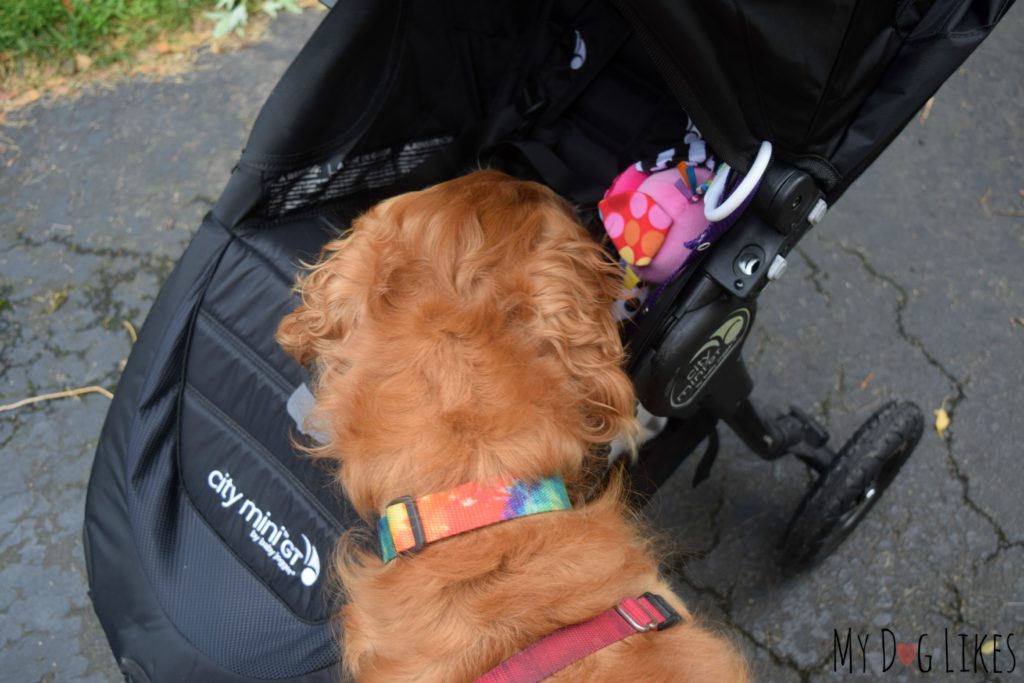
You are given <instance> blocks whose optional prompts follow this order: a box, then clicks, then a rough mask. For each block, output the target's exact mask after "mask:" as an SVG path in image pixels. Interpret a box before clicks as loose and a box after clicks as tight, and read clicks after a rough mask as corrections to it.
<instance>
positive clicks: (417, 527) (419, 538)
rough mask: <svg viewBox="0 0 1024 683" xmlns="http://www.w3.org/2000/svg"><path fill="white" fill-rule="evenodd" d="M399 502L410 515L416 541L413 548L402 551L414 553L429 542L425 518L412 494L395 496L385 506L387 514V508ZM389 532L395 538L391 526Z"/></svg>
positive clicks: (410, 525)
mask: <svg viewBox="0 0 1024 683" xmlns="http://www.w3.org/2000/svg"><path fill="white" fill-rule="evenodd" d="M399 503H401V504H402V505H404V506H405V514H406V515H408V516H409V528H410V529H412V537H413V540H414V541H416V545H414V546H413V547H411V548H406V549H405V550H403V551H402V552H403V553H414V552H416V551H418V550H420V549H421V548H422V547H423V546H425V545H426V544H427V539H426V536H424V535H423V520H422V519H420V511H419V510H418V509H417V508H416V499H415V498H413V497H412V496H402V497H401V498H395V499H394V500H393V501H391V502H390V503H388V504H387V507H385V508H384V510H385V514H387V512H386V511H387V508H389V507H391V506H392V505H398V504H399ZM388 532H389V533H391V538H392V539H394V537H395V535H394V533H392V532H391V527H390V526H389V527H388Z"/></svg>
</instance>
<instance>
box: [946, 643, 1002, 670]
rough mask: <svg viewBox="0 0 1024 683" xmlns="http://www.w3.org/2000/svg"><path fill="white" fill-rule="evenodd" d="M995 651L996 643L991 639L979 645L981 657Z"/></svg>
mask: <svg viewBox="0 0 1024 683" xmlns="http://www.w3.org/2000/svg"><path fill="white" fill-rule="evenodd" d="M995 651H996V641H995V639H993V640H986V641H985V642H984V643H982V644H981V654H983V655H990V654H992V653H993V652H995ZM947 670H948V669H947Z"/></svg>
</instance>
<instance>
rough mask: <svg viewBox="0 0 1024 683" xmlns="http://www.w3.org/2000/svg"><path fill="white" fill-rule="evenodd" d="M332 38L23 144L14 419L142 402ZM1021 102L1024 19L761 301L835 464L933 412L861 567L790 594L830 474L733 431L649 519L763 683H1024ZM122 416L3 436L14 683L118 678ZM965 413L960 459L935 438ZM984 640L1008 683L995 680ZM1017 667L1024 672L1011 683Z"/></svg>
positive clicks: (14, 207)
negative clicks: (98, 540)
mask: <svg viewBox="0 0 1024 683" xmlns="http://www.w3.org/2000/svg"><path fill="white" fill-rule="evenodd" d="M321 16H322V15H321V14H319V13H315V12H306V13H305V14H303V15H301V16H284V17H282V18H280V19H278V20H277V21H275V22H274V24H273V25H272V27H271V31H270V35H269V37H268V38H267V39H265V40H263V41H261V42H259V43H258V44H256V45H254V46H252V47H250V48H248V49H246V50H244V51H241V52H237V53H233V54H225V55H207V56H204V57H203V58H202V59H201V60H200V61H199V63H198V64H197V66H196V68H195V69H193V70H192V71H191V72H189V73H188V74H186V75H184V76H181V77H178V78H175V79H170V80H164V81H160V82H149V81H145V80H141V79H137V80H130V81H127V82H125V83H122V84H120V85H117V86H115V87H112V88H104V89H95V90H92V91H90V92H88V93H86V94H85V95H84V96H82V97H80V98H78V99H77V100H73V101H72V100H57V101H53V102H46V103H42V104H38V105H36V106H33V107H32V108H30V109H28V110H26V111H24V112H22V113H21V114H20V115H18V116H16V117H15V118H14V119H12V120H11V122H10V123H9V124H8V125H4V126H0V404H5V403H10V402H13V401H16V400H18V399H22V398H25V397H29V396H34V395H38V394H43V393H47V392H51V391H59V390H63V389H68V388H74V387H80V386H86V385H101V386H104V387H107V388H109V389H114V390H116V385H117V381H118V377H119V374H120V371H121V369H122V367H123V364H124V361H125V359H126V358H127V356H128V353H129V352H130V349H131V333H130V331H129V329H128V325H127V324H126V323H125V321H127V322H128V324H130V325H131V326H134V327H136V328H137V327H140V326H141V323H142V322H143V320H144V319H145V315H146V312H147V310H148V309H149V306H150V305H151V304H152V301H153V299H154V297H155V295H156V293H157V291H158V289H159V287H160V284H161V282H162V281H163V279H164V278H165V277H166V276H167V274H168V273H169V272H170V269H171V267H172V266H173V263H174V261H175V259H176V258H177V257H178V255H180V253H181V252H182V250H183V249H184V247H185V245H186V244H187V242H188V240H189V238H190V237H191V235H192V234H193V232H194V230H195V228H196V227H197V226H198V224H199V220H200V218H201V216H202V215H203V213H205V212H206V211H207V210H208V209H209V208H210V206H211V204H212V202H213V201H214V200H215V199H216V197H217V195H218V194H219V193H220V190H221V188H222V187H223V185H224V183H225V182H226V180H227V177H228V175H229V173H230V170H231V166H232V165H233V163H234V162H235V160H236V159H237V157H238V154H239V152H240V150H241V147H242V145H243V143H244V140H245V135H246V134H247V131H248V130H249V128H250V127H251V125H252V122H253V120H254V119H255V116H256V113H257V112H258V109H259V107H260V105H261V104H262V102H263V101H264V100H265V99H266V97H267V95H268V94H269V92H270V89H271V87H272V86H273V84H274V83H275V82H276V80H277V78H278V77H279V76H280V74H281V73H282V71H283V70H284V68H285V67H286V66H287V64H288V63H289V61H290V59H291V57H292V56H293V55H294V53H295V52H296V51H297V50H298V49H299V48H300V47H301V45H302V44H303V43H304V42H305V39H306V37H307V36H308V35H309V34H310V32H311V31H312V30H313V28H314V27H315V26H316V24H317V23H318V22H319V20H320V18H321ZM1022 101H1024V11H1022V10H1020V9H1019V8H1015V9H1014V10H1012V11H1011V12H1010V13H1009V14H1008V16H1007V17H1006V18H1005V19H1004V20H1003V22H1002V24H1001V25H1000V26H999V27H998V28H997V29H996V30H995V31H994V32H993V34H992V36H991V37H990V39H989V40H988V41H987V42H985V43H984V44H983V45H982V46H981V47H980V48H979V49H978V51H977V52H976V53H975V54H974V55H973V56H972V57H971V58H970V59H969V60H968V61H967V62H966V64H965V65H964V66H963V68H961V69H960V70H959V71H958V72H957V73H956V74H954V75H953V76H952V77H951V78H950V80H949V81H948V82H947V84H946V85H945V86H943V88H942V89H941V90H940V91H939V93H938V95H937V96H936V98H935V101H934V104H933V106H932V107H931V108H930V110H929V111H928V114H927V116H926V117H925V116H924V115H923V114H922V116H920V117H918V118H917V119H915V120H914V121H913V122H911V124H910V125H909V126H908V128H907V129H906V130H905V131H904V132H903V133H902V134H901V135H900V136H899V138H897V140H896V141H895V142H894V143H893V144H892V146H891V147H890V148H889V149H888V150H887V151H886V152H885V153H884V154H883V156H882V157H881V158H880V159H879V160H878V162H877V163H876V164H875V165H874V166H873V167H872V168H871V169H870V170H869V171H868V172H867V173H865V174H864V176H863V177H862V178H861V179H860V180H859V181H858V182H857V183H856V184H855V185H854V186H853V188H852V189H851V190H850V191H849V192H848V194H847V195H846V196H845V197H843V199H842V200H841V201H840V202H839V203H838V205H837V206H836V207H834V208H833V210H832V211H830V213H829V215H828V217H827V218H826V220H825V221H824V222H823V223H822V224H821V225H819V226H818V227H817V228H815V230H814V231H813V232H812V233H811V234H810V235H809V237H808V238H807V239H806V240H804V241H803V242H802V243H801V245H800V247H799V248H798V249H797V251H796V252H795V253H794V254H793V255H792V257H791V259H790V268H789V270H788V271H787V272H786V274H785V275H784V277H783V278H782V279H781V280H780V281H778V282H777V283H774V284H772V285H771V286H770V288H769V289H768V290H766V292H765V293H764V295H763V296H762V297H761V300H760V313H759V318H758V322H757V325H756V326H755V329H754V331H753V332H752V333H751V335H752V336H751V339H750V341H749V342H748V345H747V350H746V355H747V359H748V362H749V365H750V367H751V370H752V373H753V375H754V377H755V380H756V382H757V385H756V389H755V398H756V399H757V401H758V402H759V403H760V404H762V405H764V406H765V407H774V408H779V409H782V408H785V407H786V406H788V405H789V404H795V405H798V406H800V407H802V408H804V409H805V410H807V411H808V412H810V413H812V414H813V415H815V416H817V417H818V418H820V419H821V420H822V422H823V423H824V424H825V425H826V426H827V427H828V429H829V430H830V431H831V432H832V434H833V435H834V436H833V440H834V442H835V445H837V446H838V445H841V444H842V442H843V441H844V439H845V438H846V437H847V436H848V435H849V434H851V433H852V432H853V431H854V430H855V429H856V427H857V426H858V425H859V424H860V423H861V422H863V421H864V420H865V419H866V418H867V417H868V416H869V415H870V414H871V413H872V412H873V411H874V410H875V409H877V408H878V407H879V406H881V405H882V404H883V403H884V402H885V401H887V400H889V399H894V398H896V399H910V400H914V401H916V402H917V403H918V404H919V405H920V406H921V407H922V408H923V409H924V410H925V412H926V415H927V420H928V426H927V428H926V431H925V434H924V438H923V439H922V441H921V445H920V446H919V448H918V450H917V452H916V453H915V454H914V455H913V457H912V458H911V460H910V461H909V462H908V464H907V465H906V466H905V468H904V470H903V472H902V473H901V474H900V476H899V478H898V479H897V480H896V482H895V483H894V485H893V486H892V488H891V489H890V490H889V491H888V492H887V493H886V494H885V495H884V496H883V497H882V499H881V500H880V501H879V503H878V505H877V506H876V507H875V508H874V510H873V511H872V512H871V513H870V515H869V516H868V518H867V519H866V520H865V521H864V522H863V523H862V524H861V526H860V528H858V529H857V531H856V532H855V533H854V535H853V536H852V537H851V538H850V539H849V540H848V542H847V543H845V544H844V545H843V546H841V547H840V548H839V549H838V550H837V551H836V552H835V553H834V554H833V555H832V556H831V557H829V558H828V559H827V560H825V561H824V562H823V563H822V564H821V565H820V566H818V567H817V568H815V569H814V570H812V571H809V572H805V573H803V574H799V575H797V576H790V577H786V576H783V575H782V573H781V572H780V571H779V569H778V566H779V555H778V550H777V542H778V540H779V537H780V534H781V533H782V530H783V529H784V528H785V525H786V523H787V521H788V519H789V516H790V515H791V514H792V512H793V510H794V509H795V507H796V505H797V504H798V503H799V500H800V498H801V496H802V495H803V492H804V491H805V490H806V488H807V486H808V485H809V483H810V475H809V474H808V471H807V469H806V468H805V467H804V466H803V465H801V464H800V463H799V462H797V461H795V460H792V459H790V460H783V461H778V462H774V463H769V462H765V461H762V460H759V459H758V458H756V457H755V456H753V455H752V454H750V453H749V452H748V451H746V449H745V448H744V447H743V446H742V445H741V444H740V443H739V442H738V440H736V439H735V438H734V437H732V436H731V435H730V434H727V433H725V431H724V430H723V440H722V448H721V454H720V456H719V459H718V462H717V464H716V466H715V469H714V470H713V472H712V475H711V477H710V479H708V480H707V481H706V482H704V483H703V484H702V485H700V486H699V487H697V488H692V487H691V485H690V480H691V478H692V475H693V468H694V467H695V463H694V462H687V463H685V464H684V465H683V467H682V468H681V469H680V471H679V472H678V474H677V475H676V476H675V477H674V478H673V480H671V481H670V482H669V484H668V485H666V486H665V487H664V488H663V489H662V491H661V492H660V493H659V495H658V496H657V497H656V498H655V499H654V501H652V503H651V505H650V507H649V517H650V519H651V521H652V522H653V523H654V524H655V525H656V526H657V527H658V528H659V529H661V530H662V532H663V534H664V535H665V536H666V537H667V538H671V539H672V541H673V544H674V545H675V546H676V547H677V552H676V553H675V554H674V555H671V556H669V557H668V558H667V560H666V571H668V572H670V573H672V575H673V576H674V577H675V579H676V580H677V583H678V585H679V589H680V591H681V593H682V594H683V595H684V596H685V597H686V598H687V600H688V602H689V603H690V604H691V605H692V606H693V607H694V609H695V610H697V611H699V612H702V613H704V614H705V615H707V617H708V618H709V619H711V620H713V621H717V622H718V623H721V624H722V625H723V627H724V628H725V629H726V630H728V631H730V632H732V633H733V634H734V635H735V637H736V639H737V640H738V642H739V643H740V644H741V645H742V647H743V648H744V649H745V650H746V651H747V653H748V654H749V655H750V657H751V659H752V662H753V664H754V667H755V673H756V677H757V679H758V680H760V681H772V682H773V683H774V682H779V683H783V682H788V681H800V682H806V683H810V682H815V683H817V682H819V681H822V682H823V681H833V680H864V681H876V680H877V681H904V680H906V681H910V680H918V679H921V680H931V679H934V680H940V681H960V680H965V681H966V680H970V681H975V680H984V679H986V678H988V679H991V680H1015V679H1016V678H1020V679H1021V680H1024V569H1022V567H1024V503H1022V493H1024V487H1022V477H1021V473H1022V465H1021V458H1022V457H1024V452H1022V450H1024V447H1022V444H1024V419H1022V417H1021V416H1022V415H1024V395H1022V392H1021V390H1020V387H1021V384H1022V380H1024V284H1022V283H1021V273H1022V268H1021V266H1022V264H1024V215H1022V211H1024V111H1022V107H1021V102H1022ZM107 406H108V400H107V399H106V398H104V397H103V396H102V395H99V394H88V395H85V396H82V397H78V398H68V399H59V400H53V401H48V402H44V403H38V404H35V405H32V406H28V407H24V408H20V409H18V410H14V411H8V412H2V413H0V473H2V474H0V617H2V618H0V680H3V681H12V682H17V683H22V682H25V683H34V682H37V681H47V682H49V681H75V682H82V683H84V682H90V683H100V682H107V681H111V682H113V681H118V680H120V675H119V674H118V671H117V667H116V666H115V664H114V662H113V659H112V657H111V655H110V652H109V650H108V648H107V645H106V641H105V639H104V636H103V633H102V631H101V629H100V627H99V625H98V623H97V621H96V619H95V616H94V615H93V613H92V608H91V605H90V603H89V599H88V596H87V592H86V591H87V585H86V577H85V568H84V562H83V558H82V548H81V524H82V513H83V506H84V500H85V489H86V483H87V480H88V474H89V468H90V465H91V461H92V456H93V452H94V449H95V447H96V441H97V438H98V437H99V432H100V427H101V425H102V421H103V418H104V415H105V413H106V409H107ZM939 408H944V409H945V410H946V411H947V413H948V414H949V415H950V417H951V424H950V426H949V429H948V431H947V433H946V436H945V438H943V437H942V436H940V435H939V434H938V433H937V432H936V431H935V429H933V428H932V426H931V425H932V422H933V415H932V411H933V410H935V409H939ZM837 633H838V634H839V635H840V637H841V640H845V639H846V638H847V637H850V638H851V639H852V640H851V644H852V649H851V659H852V663H853V665H854V673H850V672H849V666H850V663H851V662H850V660H847V663H846V664H844V665H843V666H842V667H837V664H838V662H837V661H836V658H835V652H836V648H835V636H836V634H837ZM1011 633H1014V634H1016V635H1014V636H1013V637H1012V639H1010V640H1007V638H1008V634H1011ZM959 634H965V636H966V640H964V641H961V639H960V636H959ZM994 634H1000V640H999V641H998V648H997V650H996V651H995V652H994V653H993V652H992V645H991V643H992V640H993V636H994ZM922 635H924V638H922ZM858 636H859V637H860V639H861V641H862V642H866V647H865V650H864V653H863V655H862V653H861V649H860V646H859V645H858V644H857V640H856V638H857V637H858ZM865 636H866V637H867V640H866V641H864V638H865ZM983 636H984V637H985V639H984V640H982V637H983ZM883 642H884V643H885V645H886V649H885V652H884V653H883V649H882V647H883ZM947 642H948V643H949V645H948V650H949V651H950V655H949V657H947V656H946V654H945V653H946V651H947ZM979 642H980V643H981V645H980V646H978V649H979V651H980V652H982V655H981V658H982V660H983V661H984V662H985V668H986V669H987V670H988V671H987V672H986V671H983V670H982V668H981V664H980V663H979V664H977V668H978V671H977V672H975V671H974V670H973V668H974V667H975V656H974V655H975V649H976V645H977V643H979ZM986 642H987V643H989V644H988V645H986V644H985V643H986ZM897 643H908V644H916V645H919V649H920V657H921V662H922V664H923V663H924V662H928V661H929V660H928V659H927V657H929V656H931V658H932V659H931V660H930V662H931V664H930V665H931V671H929V672H922V671H921V670H920V667H919V665H918V662H917V656H915V657H914V658H913V661H912V662H911V664H910V665H909V666H904V664H903V663H902V662H901V661H900V659H899V658H898V657H896V655H895V653H896V649H895V646H896V644H897ZM962 643H967V645H965V646H963V647H962ZM1011 649H1012V650H1013V651H1014V653H1015V655H1010V654H1009V652H1008V650H1011ZM900 652H901V654H906V652H907V650H906V649H905V648H901V650H900ZM962 652H966V655H964V656H961V653H962ZM883 654H884V657H883ZM993 654H994V655H995V657H993ZM1011 657H1013V659H1011ZM964 659H965V660H966V665H967V668H968V669H969V671H968V672H963V671H961V669H962V668H964V667H963V666H962V664H963V661H962V660H964ZM993 660H995V665H996V667H998V668H999V669H1000V670H1002V671H1005V670H1006V669H1009V668H1010V666H1011V664H1014V665H1015V670H1014V671H1013V672H1012V673H999V674H996V673H994V672H993V671H992V669H993ZM947 664H949V667H947ZM836 668H841V670H840V671H836V670H835V669H836ZM947 668H953V669H954V671H953V672H952V673H947V671H946V669H947Z"/></svg>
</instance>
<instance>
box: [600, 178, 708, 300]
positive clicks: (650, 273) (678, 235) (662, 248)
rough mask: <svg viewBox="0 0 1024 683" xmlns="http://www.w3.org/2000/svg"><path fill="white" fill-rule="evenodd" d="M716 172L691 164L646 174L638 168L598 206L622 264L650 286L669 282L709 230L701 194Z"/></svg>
mask: <svg viewBox="0 0 1024 683" xmlns="http://www.w3.org/2000/svg"><path fill="white" fill-rule="evenodd" d="M710 178H711V172H710V171H709V170H707V169H706V168H703V167H701V166H694V165H690V164H686V163H682V164H679V165H678V166H675V167H673V168H669V169H667V170H664V171H658V172H656V173H652V174H647V173H645V172H644V171H642V170H640V168H638V165H633V166H630V167H629V168H627V169H626V170H625V171H623V172H622V173H620V174H619V175H618V176H617V177H616V178H615V180H613V181H612V184H611V187H610V188H609V189H608V191H607V192H606V193H605V196H604V199H602V200H601V201H600V202H599V203H598V210H599V211H600V213H601V220H602V222H603V223H604V228H605V231H606V232H607V233H608V236H609V237H610V238H611V239H612V242H613V243H614V244H615V247H616V249H618V250H619V255H620V256H621V257H622V260H623V261H625V262H626V264H627V265H629V266H630V267H631V268H632V269H633V270H634V271H635V272H636V274H637V275H638V276H639V277H640V278H641V279H642V280H644V281H646V282H664V281H666V280H668V279H669V278H670V277H671V276H672V274H673V273H675V272H676V271H677V270H678V269H679V266H681V265H682V264H683V262H684V261H685V260H686V257H687V256H689V255H690V253H691V252H692V249H691V247H690V246H687V243H688V242H689V243H691V245H692V243H693V241H694V240H695V239H697V238H698V237H700V235H701V234H703V233H704V232H705V231H706V230H707V228H708V222H707V220H706V219H705V218H704V203H703V201H702V194H701V188H702V186H706V184H707V182H708V181H709V180H710Z"/></svg>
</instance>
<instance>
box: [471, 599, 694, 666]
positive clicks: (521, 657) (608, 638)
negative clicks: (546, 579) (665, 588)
mask: <svg viewBox="0 0 1024 683" xmlns="http://www.w3.org/2000/svg"><path fill="white" fill-rule="evenodd" d="M680 621H682V617H680V616H679V613H678V612H676V611H675V610H674V609H672V606H671V605H669V604H668V603H667V602H665V600H664V599H662V598H661V596H659V595H654V594H653V593H644V594H643V595H642V596H640V597H639V598H626V599H625V600H623V601H622V602H620V603H619V604H618V605H616V606H615V607H614V608H613V609H610V610H608V611H607V612H602V613H601V614H599V615H597V616H596V617H594V618H593V619H591V620H589V621H585V622H583V623H582V624H575V625H574V626H566V627H565V628H563V629H560V630H558V631H555V632H554V633H552V634H551V635H549V636H547V637H546V638H542V639H541V640H538V641H537V642H536V643H534V644H533V645H531V646H530V647H528V648H526V649H525V650H523V651H522V652H518V653H516V654H514V655H512V656H511V657H509V658H508V659H506V660H505V661H504V662H502V663H501V664H499V665H498V666H496V667H494V668H493V669H491V670H490V671H488V672H487V673H486V674H484V675H483V676H481V677H480V678H478V679H477V680H476V683H537V682H538V681H543V680H544V679H545V678H547V677H548V676H551V675H553V674H555V673H558V672H559V671H561V670H562V669H564V668H565V667H567V666H569V665H570V664H572V663H574V662H577V661H579V660H581V659H583V658H584V657H586V656H588V655H592V654H594V653H595V652H597V651H598V650H601V649H603V648H605V647H607V646H609V645H611V644H612V643H617V642H619V641H620V640H624V639H625V638H628V637H630V636H632V635H636V634H637V633H645V632H647V631H661V630H663V629H666V628H668V627H669V626H673V625H675V624H678V623H679V622H680Z"/></svg>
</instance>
